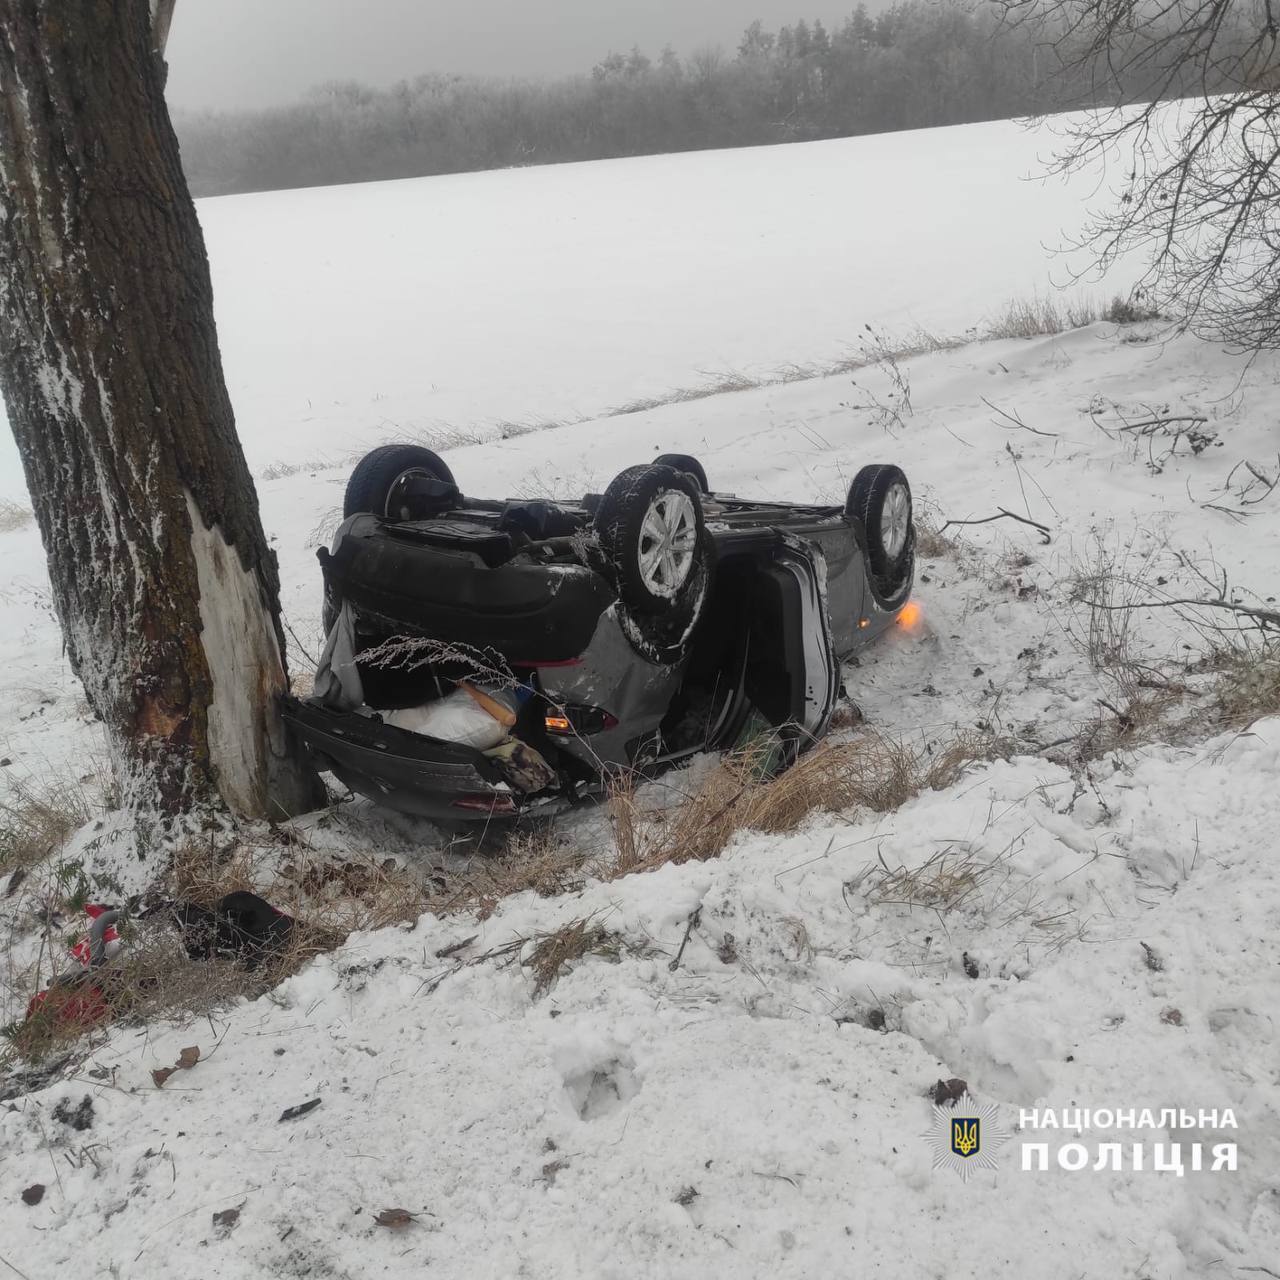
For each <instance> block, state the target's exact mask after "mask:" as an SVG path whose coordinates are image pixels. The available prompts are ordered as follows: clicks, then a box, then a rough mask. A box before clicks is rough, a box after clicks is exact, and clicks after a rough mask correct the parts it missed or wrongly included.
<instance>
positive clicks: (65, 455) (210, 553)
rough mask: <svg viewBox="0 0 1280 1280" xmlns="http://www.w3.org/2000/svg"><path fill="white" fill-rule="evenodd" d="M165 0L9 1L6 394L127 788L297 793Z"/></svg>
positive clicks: (265, 579)
mask: <svg viewBox="0 0 1280 1280" xmlns="http://www.w3.org/2000/svg"><path fill="white" fill-rule="evenodd" d="M152 7H153V6H152V4H151V2H150V0H0V390H2V391H3V394H4V398H5V402H6V404H7V406H8V411H9V419H10V423H11V425H12V428H13V433H14V437H15V439H16V440H17V443H18V449H19V452H20V454H21V457H22V463H23V467H24V468H25V471H26V477H27V484H28V487H29V489H30V492H31V499H32V504H33V506H34V509H35V514H36V519H37V521H38V523H39V526H40V532H41V536H42V537H43V539H44V545H45V550H46V553H47V556H48V562H49V576H50V579H51V581H52V583H53V594H54V600H55V603H56V605H57V609H58V613H59V616H60V619H61V622H62V629H63V635H64V637H65V642H66V647H67V652H68V655H69V657H70V660H71V664H72V667H73V668H74V670H75V671H76V673H77V675H78V676H79V677H80V679H81V680H82V681H83V683H84V687H85V692H86V694H87V696H88V699H89V702H90V705H91V706H92V707H93V709H94V710H95V711H96V712H97V713H98V715H99V716H100V717H101V718H102V720H103V721H104V722H105V723H106V725H107V728H108V731H109V733H110V734H111V736H112V739H113V741H114V743H115V744H116V745H117V747H118V749H119V750H118V763H119V765H120V766H121V768H122V770H123V773H124V775H125V778H126V780H127V781H128V783H129V786H130V795H131V799H132V802H133V803H134V804H135V805H137V806H140V807H143V808H151V807H154V808H156V809H158V810H159V811H160V812H161V813H162V814H164V815H174V814H178V813H181V812H184V811H187V810H189V809H191V808H193V807H195V806H198V805H201V804H204V803H208V802H215V801H216V800H217V799H219V798H221V799H222V800H223V801H224V802H225V803H226V804H227V805H229V806H230V807H231V808H232V809H233V810H234V811H236V812H238V813H241V814H244V815H250V816H257V815H267V816H271V815H273V814H274V815H275V816H279V815H280V814H281V813H282V812H296V811H298V810H299V809H300V808H301V807H304V806H306V805H307V804H308V803H309V802H310V801H312V800H313V799H314V798H315V794H316V793H315V790H314V788H315V785H316V784H315V779H314V778H313V777H312V775H310V774H309V773H308V772H306V771H305V770H304V769H303V767H302V766H301V765H300V764H299V763H298V762H297V761H296V760H295V759H294V757H293V756H292V753H291V751H290V749H289V744H288V743H287V742H286V739H285V736H284V733H283V729H282V726H281V724H280V722H279V719H278V716H277V714H276V711H275V705H274V695H275V694H276V693H277V692H279V691H280V690H282V689H284V688H285V687H286V684H287V681H286V672H285V661H284V654H285V644H284V636H283V633H282V630H281V627H280V621H279V578H278V571H277V566H276V558H275V555H274V553H273V552H272V551H271V550H270V548H269V547H268V545H267V542H266V538H265V536H264V534H263V531H262V524H261V520H260V518H259V514H258V505H257V494H256V492H255V490H254V485H253V480H252V478H251V477H250V475H249V470H248V467H247V465H246V463H245V460H244V454H243V453H242V451H241V448H240V443H239V440H238V439H237V437H236V432H235V421H234V416H233V414H232V409H231V402H230V399H229V397H228V394H227V389H226V384H225V382H224V379H223V373H222V363H221V357H220V355H219V351H218V343H217V335H216V332H215V328H214V320H213V291H212V286H211V282H210V277H209V266H208V259H207V257H206V254H205V246H204V238H203V235H202V234H201V231H200V225H199V222H198V221H197V218H196V212H195V206H194V205H193V203H192V201H191V197H190V194H189V192H188V190H187V184H186V180H185V178H184V177H183V173H182V166H181V162H180V159H179V154H178V143H177V140H176V138H175V137H174V133H173V129H172V127H171V125H170V122H169V114H168V110H167V108H166V106H165V101H164V94H163V83H164V63H163V61H162V59H161V58H160V56H159V54H158V52H157V51H156V49H155V43H156V42H155V36H156V33H155V32H154V31H153V29H152V25H151V19H152Z"/></svg>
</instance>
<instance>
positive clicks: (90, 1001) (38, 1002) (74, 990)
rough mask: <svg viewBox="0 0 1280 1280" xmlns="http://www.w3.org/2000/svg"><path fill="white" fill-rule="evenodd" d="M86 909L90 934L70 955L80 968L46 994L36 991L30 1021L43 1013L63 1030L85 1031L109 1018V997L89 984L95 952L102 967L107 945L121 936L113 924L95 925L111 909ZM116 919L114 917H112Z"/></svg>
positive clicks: (55, 982)
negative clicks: (75, 1028)
mask: <svg viewBox="0 0 1280 1280" xmlns="http://www.w3.org/2000/svg"><path fill="white" fill-rule="evenodd" d="M84 910H85V914H86V915H87V916H88V917H89V933H88V934H87V935H86V936H85V937H83V938H81V939H80V941H79V942H77V943H76V944H75V946H74V947H72V948H71V955H72V957H73V959H74V960H75V961H76V963H77V965H78V966H79V968H78V969H72V970H71V971H70V972H68V973H64V974H62V975H61V976H60V977H58V978H55V979H54V980H53V981H52V982H51V983H50V984H49V985H48V987H47V988H46V989H45V990H44V991H37V992H36V994H35V995H34V996H32V997H31V999H30V1001H29V1002H28V1004H27V1019H28V1020H30V1019H31V1018H32V1017H33V1016H34V1015H36V1014H41V1015H43V1016H44V1017H46V1018H49V1019H51V1020H52V1021H53V1022H54V1023H55V1024H57V1025H58V1026H61V1027H79V1028H86V1027H92V1026H93V1025H94V1024H95V1023H98V1022H101V1021H103V1019H105V1018H108V1017H110V1015H111V1007H110V1005H109V1004H108V1003H107V997H106V994H105V993H104V992H103V990H102V988H101V987H99V986H98V985H97V984H95V983H94V982H92V981H90V979H89V975H90V974H91V973H92V972H93V970H94V967H95V965H94V952H95V950H96V951H97V963H98V964H101V963H102V961H103V959H104V958H105V948H106V945H107V943H109V942H119V940H120V934H119V932H118V931H117V930H116V927H115V925H114V924H113V923H111V922H110V921H107V922H105V923H104V924H103V925H97V924H95V922H96V921H97V920H98V919H99V918H100V917H101V916H103V915H105V914H106V913H107V912H108V911H111V910H112V908H110V907H100V906H98V905H96V904H94V903H90V904H88V905H86V906H85V909H84ZM114 919H116V916H115V915H113V916H112V920H114Z"/></svg>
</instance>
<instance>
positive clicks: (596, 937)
mask: <svg viewBox="0 0 1280 1280" xmlns="http://www.w3.org/2000/svg"><path fill="white" fill-rule="evenodd" d="M621 946H622V943H621V940H620V939H619V938H618V936H617V935H616V934H612V933H609V932H608V930H606V929H605V928H604V927H603V926H602V925H599V924H594V923H592V920H591V918H590V917H587V918H585V919H582V920H573V921H570V922H569V923H568V924H566V925H561V926H560V928H559V929H553V930H552V931H551V932H550V933H544V934H542V935H541V936H540V937H539V938H538V941H537V943H536V944H535V945H534V948H533V951H532V952H531V953H530V955H529V959H528V961H527V962H526V963H527V965H528V967H529V968H530V969H532V970H533V973H534V987H533V992H534V995H535V996H540V995H544V994H545V993H546V992H548V991H550V990H551V988H552V987H553V986H555V984H556V980H557V979H558V978H559V977H560V973H561V970H563V968H564V967H565V965H567V964H571V963H572V962H573V961H575V960H581V959H582V957H583V956H585V955H588V954H591V955H604V956H612V957H616V956H617V955H618V954H619V952H620V950H621Z"/></svg>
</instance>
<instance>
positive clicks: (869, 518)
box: [283, 446, 914, 822]
mask: <svg viewBox="0 0 1280 1280" xmlns="http://www.w3.org/2000/svg"><path fill="white" fill-rule="evenodd" d="M346 513H347V514H346V519H345V520H344V522H343V524H342V526H341V527H340V529H339V530H338V532H337V535H336V536H335V538H334V540H333V544H332V547H331V548H330V549H328V550H322V551H321V552H320V553H319V558H320V562H321V567H322V571H323V575H324V590H325V621H326V627H327V638H326V645H325V650H324V653H323V655H322V658H321V662H320V666H319V670H318V671H317V676H316V683H315V689H314V692H313V694H312V696H311V697H309V698H307V699H305V700H302V699H296V698H286V699H285V700H284V703H283V713H284V716H285V719H286V721H287V723H288V724H289V725H290V726H291V728H292V729H293V731H294V732H296V733H297V734H298V735H299V736H300V737H301V739H302V741H303V742H304V743H305V745H306V747H307V749H308V752H309V754H310V755H311V757H312V759H313V761H314V763H315V764H316V765H317V767H319V768H320V769H322V770H325V771H328V772H330V773H332V774H333V775H334V776H336V777H337V778H338V779H339V780H340V781H341V782H342V783H344V784H345V785H346V786H347V787H349V788H350V789H351V790H352V791H354V792H357V793H359V794H361V795H364V796H366V797H368V798H369V799H371V800H373V801H375V802H376V803H378V804H380V805H383V806H385V807H388V808H392V809H396V810H400V811H403V812H407V813H412V814H419V815H423V816H426V817H429V818H433V819H436V820H445V821H454V822H456V821H460V820H468V819H470V820H489V819H492V818H495V817H504V816H514V815H517V814H520V813H528V812H543V813H550V812H554V811H555V810H557V809H561V808H564V807H566V806H568V805H572V804H575V803H579V802H581V801H583V800H585V799H587V798H590V797H593V796H599V795H600V794H602V793H604V792H606V791H608V789H609V788H610V787H613V786H616V785H617V784H618V783H619V782H620V781H622V780H625V779H628V778H632V777H636V776H639V777H649V776H653V775H655V774H657V773H659V772H661V771H663V770H664V769H666V768H669V767H670V766H672V765H674V764H676V763H678V762H680V761H682V760H685V759H688V758H689V757H690V756H692V755H694V754H695V753H697V752H700V751H723V750H733V749H738V748H747V747H748V746H750V747H751V748H752V749H754V750H757V751H758V752H759V753H760V758H761V768H762V769H763V770H764V771H766V772H773V771H776V770H777V769H780V768H784V767H786V765H787V764H788V763H790V762H791V761H792V760H794V759H795V757H796V756H797V755H798V754H799V753H800V752H801V751H803V750H805V749H807V748H808V747H809V746H811V745H812V744H813V743H814V742H815V741H817V740H818V739H819V738H820V737H821V736H822V734H823V733H824V732H825V731H826V729H827V726H828V724H829V721H830V718H831V714H832V711H833V709H834V707H835V704H836V701H837V699H838V697H839V696H840V693H841V685H840V664H841V662H842V661H843V660H845V659H847V658H848V657H850V656H851V655H852V654H854V653H855V652H856V651H857V650H858V649H859V648H860V647H861V646H863V645H865V644H867V643H869V642H870V641H871V640H872V639H874V638H875V636H877V635H878V634H879V633H880V632H882V631H883V630H884V629H885V628H886V627H887V626H888V625H890V623H891V622H892V621H893V619H894V617H895V616H896V615H897V613H898V612H899V611H900V610H901V608H902V607H903V605H904V604H905V603H906V601H907V599H908V598H909V595H910V588H911V577H912V564H913V545H914V533H913V530H912V527H911V519H910V490H909V488H907V484H906V478H905V476H903V475H902V473H901V472H900V471H899V470H898V469H897V468H896V467H868V468H864V469H863V471H862V472H860V473H859V480H855V483H854V486H853V488H852V489H851V492H850V497H849V501H848V502H847V503H846V504H845V506H843V507H837V506H819V505H805V504H788V503H773V502H754V501H748V500H745V499H741V498H738V497H736V496H733V495H727V494H714V493H711V492H709V491H708V488H707V484H706V478H705V473H704V472H703V471H702V468H701V466H700V465H699V464H698V463H697V462H696V460H694V459H692V458H687V457H684V456H682V455H667V456H665V457H663V458H659V459H658V460H657V461H656V462H655V463H653V464H649V465H647V466H642V467H632V468H629V469H628V470H627V471H624V472H623V473H622V474H621V475H620V476H619V477H618V478H617V479H616V480H615V481H614V482H613V484H611V485H610V486H609V488H608V490H606V492H605V493H604V494H598V495H591V494H589V495H586V496H585V497H583V498H582V499H581V500H580V501H577V502H568V503H565V502H551V501H547V500H533V501H528V500H525V501H514V500H513V501H506V502H504V501H492V500H484V499H475V498H471V497H464V496H463V495H462V494H461V492H460V491H459V490H458V488H457V486H456V484H454V482H453V478H452V475H451V474H450V473H449V471H448V468H447V467H446V466H445V464H444V463H443V462H442V461H441V460H440V459H438V458H437V457H436V456H435V455H434V454H431V453H429V451H427V450H425V449H420V448H417V447H416V446H388V447H386V448H384V449H382V450H375V451H374V453H372V454H370V455H369V456H368V457H367V458H366V459H365V460H364V461H363V462H362V463H361V464H360V466H359V467H357V469H356V472H355V474H353V476H352V482H351V484H350V485H349V486H348V492H347V503H346ZM869 526H870V532H868V528H869Z"/></svg>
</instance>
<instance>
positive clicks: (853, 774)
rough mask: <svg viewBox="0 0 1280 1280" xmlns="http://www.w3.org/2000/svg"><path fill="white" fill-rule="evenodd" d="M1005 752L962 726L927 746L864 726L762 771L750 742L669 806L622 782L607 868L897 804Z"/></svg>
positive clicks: (627, 869)
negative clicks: (648, 804)
mask: <svg viewBox="0 0 1280 1280" xmlns="http://www.w3.org/2000/svg"><path fill="white" fill-rule="evenodd" d="M1005 752H1006V747H1005V744H1003V743H1002V742H1001V741H1000V740H998V739H995V738H993V737H992V736H991V735H990V734H985V733H977V732H962V733H960V734H957V736H956V737H955V738H953V739H952V740H951V741H950V742H948V743H946V744H944V745H943V746H942V747H941V748H938V749H934V750H932V751H931V750H928V749H925V750H921V749H917V748H914V747H912V746H909V745H908V744H906V743H903V742H899V741H896V740H894V739H892V738H887V737H885V736H883V735H881V734H877V733H865V734H863V735H861V736H860V737H858V738H857V739H855V740H854V741H853V742H841V743H833V742H824V743H820V744H819V745H818V746H816V747H814V748H813V750H811V751H810V752H808V753H807V754H806V755H804V756H802V757H801V758H800V760H799V761H798V762H797V763H796V764H795V765H793V766H792V767H791V768H790V769H788V770H787V771H786V772H784V773H782V774H781V775H780V776H778V777H776V778H772V779H768V780H762V779H761V776H760V752H759V749H758V748H757V749H754V750H747V751H745V752H741V753H738V754H736V755H732V756H728V757H726V758H725V759H724V760H723V761H722V762H721V763H720V764H719V765H718V766H716V767H715V768H714V769H712V770H711V771H710V772H709V773H708V774H707V775H706V776H705V778H704V779H703V780H702V783H701V784H700V786H699V787H698V789H697V790H696V791H694V792H693V793H692V794H691V795H690V796H689V797H688V799H687V800H685V802H684V803H683V804H681V805H679V806H678V807H676V808H675V809H672V810H666V811H661V812H658V813H646V812H644V811H642V810H641V809H640V807H639V805H638V803H637V801H636V797H635V793H634V791H632V790H630V789H625V788H624V789H620V790H619V791H618V792H616V793H615V795H614V796H613V798H612V800H611V801H610V812H611V817H612V819H613V828H614V843H615V849H616V857H615V860H614V864H613V866H612V868H610V869H609V878H616V877H618V876H623V875H627V874H629V873H631V872H633V871H649V870H652V869H654V868H656V867H659V866H663V865H665V864H667V863H681V862H689V861H693V860H705V859H707V858H713V857H715V856H716V855H717V854H718V853H720V851H721V850H722V849H723V848H724V847H725V845H726V844H728V842H729V841H730V839H732V837H733V836H734V835H735V834H737V833H738V832H739V831H758V832H765V833H781V832H789V831H794V830H796V829H797V828H798V827H799V826H800V825H801V824H802V823H803V822H804V821H805V820H806V819H807V818H809V817H810V816H811V815H812V814H814V813H843V812H847V811H849V810H857V809H870V810H874V811H877V812H887V811H889V810H893V809H897V808H898V807H899V806H901V805H902V804H905V803H906V801H908V800H910V799H911V798H912V797H914V796H917V795H919V794H920V793H921V792H922V791H925V790H929V789H936V788H939V787H946V786H949V785H950V784H951V783H952V782H954V781H955V780H956V779H957V778H958V777H959V776H960V774H961V773H962V772H963V771H964V769H965V768H967V767H968V766H969V765H971V764H974V763H976V762H979V761H985V760H991V759H994V758H996V757H997V756H1000V755H1002V754H1005Z"/></svg>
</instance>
